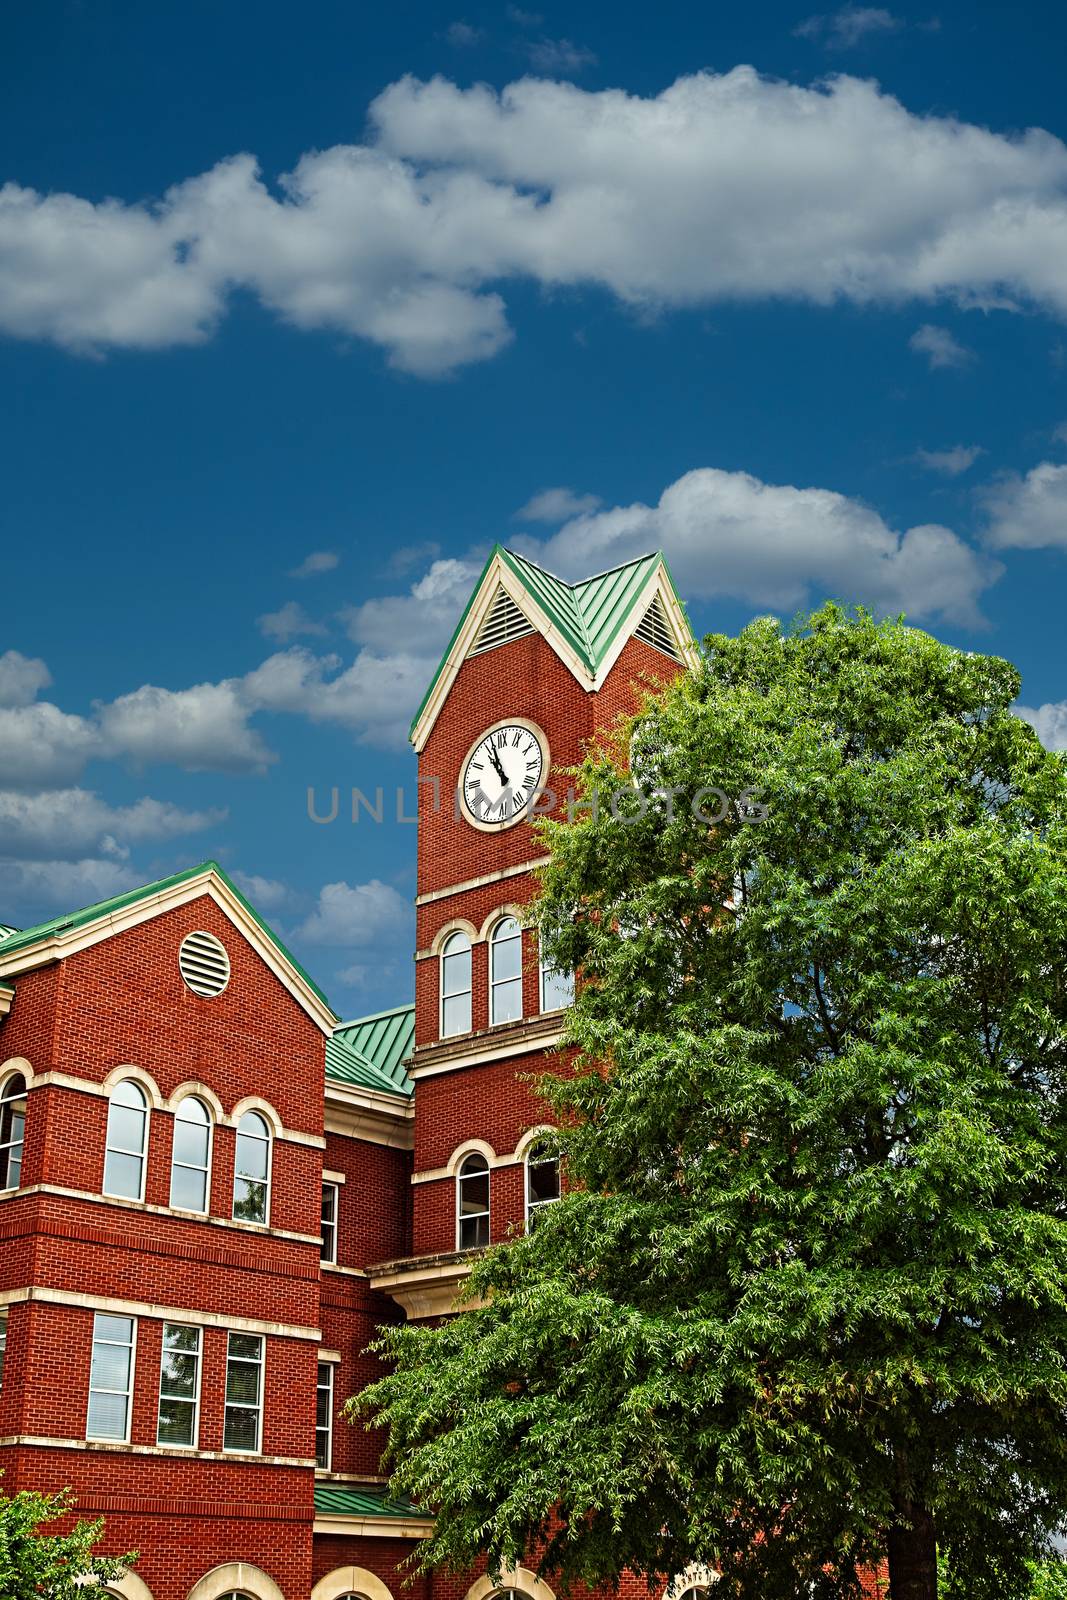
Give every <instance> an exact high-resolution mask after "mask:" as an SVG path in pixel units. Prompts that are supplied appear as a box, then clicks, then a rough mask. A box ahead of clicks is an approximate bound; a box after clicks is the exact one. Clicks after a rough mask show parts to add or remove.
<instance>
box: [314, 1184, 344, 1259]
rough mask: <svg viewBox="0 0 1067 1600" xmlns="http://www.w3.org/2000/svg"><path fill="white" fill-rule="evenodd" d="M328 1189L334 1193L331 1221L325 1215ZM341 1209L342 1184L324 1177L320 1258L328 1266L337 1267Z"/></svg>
mask: <svg viewBox="0 0 1067 1600" xmlns="http://www.w3.org/2000/svg"><path fill="white" fill-rule="evenodd" d="M327 1190H330V1192H331V1193H332V1194H333V1217H332V1219H331V1220H330V1221H329V1222H327V1220H326V1216H325V1211H326V1191H327ZM340 1211H341V1185H340V1184H339V1183H333V1182H332V1181H331V1180H330V1179H329V1178H324V1179H323V1180H322V1212H321V1221H320V1224H319V1226H320V1233H319V1260H320V1261H325V1262H326V1264H327V1266H331V1267H335V1266H336V1265H337V1228H338V1224H339V1222H340V1220H341V1219H340ZM327 1229H328V1230H329V1237H330V1245H329V1249H328V1250H327V1246H326V1235H327Z"/></svg>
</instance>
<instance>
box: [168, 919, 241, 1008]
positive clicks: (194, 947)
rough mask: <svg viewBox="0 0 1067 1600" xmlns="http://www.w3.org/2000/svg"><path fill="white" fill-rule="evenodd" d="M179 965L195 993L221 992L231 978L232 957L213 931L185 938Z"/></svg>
mask: <svg viewBox="0 0 1067 1600" xmlns="http://www.w3.org/2000/svg"><path fill="white" fill-rule="evenodd" d="M178 969H179V971H180V972H181V975H182V977H183V978H184V979H185V982H186V983H187V984H188V986H189V988H190V989H191V990H192V991H193V993H194V994H202V995H208V996H211V995H215V994H221V993H222V991H223V989H225V987H226V985H227V984H228V983H229V981H230V958H229V956H228V955H227V954H226V951H225V948H224V947H223V946H222V945H221V944H220V943H219V941H218V940H217V939H216V938H215V935H214V934H213V933H190V934H189V935H188V936H187V937H186V938H184V939H183V940H182V947H181V949H180V950H179V951H178Z"/></svg>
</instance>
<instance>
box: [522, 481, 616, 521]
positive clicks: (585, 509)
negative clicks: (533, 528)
mask: <svg viewBox="0 0 1067 1600" xmlns="http://www.w3.org/2000/svg"><path fill="white" fill-rule="evenodd" d="M600 503H601V501H600V496H599V495H596V494H575V492H574V490H573V489H562V488H561V489H542V490H541V492H540V493H539V494H535V495H534V496H533V498H532V499H530V500H527V502H526V504H525V505H524V506H522V507H521V508H520V509H519V510H518V511H516V513H515V521H516V522H569V521H570V519H571V518H572V517H584V516H586V515H588V513H589V512H590V511H596V510H597V508H598V507H599V505H600Z"/></svg>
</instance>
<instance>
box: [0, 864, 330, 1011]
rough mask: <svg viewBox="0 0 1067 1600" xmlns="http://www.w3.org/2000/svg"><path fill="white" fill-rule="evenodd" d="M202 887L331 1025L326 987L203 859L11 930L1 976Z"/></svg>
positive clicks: (0, 951) (0, 955)
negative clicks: (139, 884) (319, 984)
mask: <svg viewBox="0 0 1067 1600" xmlns="http://www.w3.org/2000/svg"><path fill="white" fill-rule="evenodd" d="M203 893H206V894H209V895H210V896H211V898H212V899H213V900H214V901H215V903H216V904H217V905H218V906H220V908H221V909H222V910H223V911H224V912H225V913H226V914H227V915H228V916H229V918H230V920H231V921H232V922H233V923H234V924H235V926H237V927H238V928H239V929H240V931H241V932H242V933H243V934H244V935H245V937H246V938H248V939H249V941H250V942H251V943H253V944H255V945H257V946H258V948H259V951H260V954H261V955H263V956H264V959H266V960H267V962H268V965H270V966H271V967H272V969H273V970H274V972H275V974H276V975H277V976H278V977H279V978H280V979H281V980H282V982H283V983H285V984H286V987H287V988H289V990H290V992H291V993H292V994H293V995H294V997H295V998H296V999H297V1000H298V1001H299V1002H300V1003H301V1004H302V1005H303V1007H304V1009H305V1010H306V1011H308V1012H309V1014H310V1015H311V1016H312V1017H313V1018H314V1019H315V1021H316V1022H318V1024H319V1026H320V1027H322V1028H323V1031H324V1032H329V1031H332V1028H333V1026H334V1025H335V1024H336V1021H337V1018H336V1015H335V1013H334V1012H333V1010H332V1009H331V1007H330V1003H329V1001H328V1000H327V998H326V996H325V994H324V993H323V991H322V990H321V989H320V988H319V986H318V984H317V983H316V982H315V980H314V979H313V978H312V977H311V976H310V974H309V973H308V972H306V971H305V969H304V968H303V967H302V966H301V965H300V962H299V961H297V959H296V957H295V956H294V955H293V954H292V952H291V951H290V950H289V949H288V948H287V947H286V946H285V945H284V944H283V943H282V941H281V939H279V937H278V935H277V934H276V933H275V932H274V929H273V928H271V927H270V925H269V924H268V923H266V922H265V921H264V920H263V918H262V917H261V916H260V914H259V912H258V911H257V910H256V908H255V906H253V905H252V903H251V901H250V900H248V899H247V898H246V897H245V896H244V895H243V894H242V893H241V891H240V889H239V888H238V887H237V885H236V884H235V883H234V881H233V879H232V878H231V877H230V876H229V875H228V874H227V873H226V872H224V871H223V869H222V867H220V866H219V864H218V862H217V861H202V862H201V863H200V864H199V866H195V867H186V868H185V870H184V871H182V872H175V873H172V874H171V875H170V877H167V878H158V879H157V880H156V881H155V882H154V883H146V884H143V885H141V887H139V888H137V889H127V890H126V891H125V892H124V893H122V894H116V895H112V896H111V898H110V899H108V900H98V901H96V902H95V904H93V905H90V906H83V907H82V908H81V910H79V911H71V912H67V913H65V914H64V915H63V916H59V917H52V918H51V919H50V920H49V921H47V922H39V923H37V924H35V926H34V927H32V928H23V929H21V930H16V931H12V932H10V933H9V934H8V936H7V937H6V938H5V939H3V940H2V941H0V980H2V979H3V978H5V977H7V976H9V975H10V974H12V973H18V972H20V971H24V970H26V969H28V968H32V967H34V966H39V965H41V964H42V963H43V962H44V961H48V960H55V959H59V958H60V957H62V956H65V955H72V954H73V953H74V952H75V951H76V950H79V949H83V948H84V947H85V946H86V945H89V944H95V943H98V942H99V941H100V940H101V939H106V938H110V937H111V936H112V935H113V934H117V933H121V932H123V931H124V930H125V929H126V928H128V927H131V926H133V925H135V924H136V923H137V922H140V921H145V920H147V918H148V917H149V916H152V915H154V914H156V912H157V911H165V910H169V909H170V908H171V907H173V906H175V905H183V904H185V903H186V902H187V901H189V900H193V899H195V898H196V897H197V895H199V894H203Z"/></svg>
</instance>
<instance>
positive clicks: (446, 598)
mask: <svg viewBox="0 0 1067 1600" xmlns="http://www.w3.org/2000/svg"><path fill="white" fill-rule="evenodd" d="M481 569H482V563H481V561H477V560H470V559H467V560H462V561H459V560H455V559H453V558H452V557H446V558H445V559H444V560H440V561H434V562H432V563H431V565H430V568H429V571H428V572H426V573H425V574H424V576H423V577H421V578H419V580H418V581H417V582H416V583H414V584H412V586H411V588H410V589H409V590H408V592H407V594H403V595H386V596H384V597H383V598H381V599H374V600H364V601H363V603H362V605H358V606H350V607H349V608H348V609H347V610H346V611H344V612H343V617H344V621H345V624H346V626H347V628H348V633H349V637H350V638H352V639H354V640H355V641H356V642H357V644H362V645H368V646H370V647H371V648H373V649H378V650H393V649H395V648H396V646H397V644H398V643H403V644H405V645H407V646H408V648H411V647H412V646H414V647H415V651H414V653H415V654H418V655H426V654H429V653H430V652H431V651H433V650H435V649H436V648H437V647H438V646H443V645H445V644H447V642H448V640H449V638H450V637H451V634H452V630H453V629H454V628H455V626H456V621H457V619H458V617H459V613H460V611H462V609H463V607H464V606H465V605H466V603H467V599H468V596H469V595H470V592H471V589H472V588H473V587H474V583H475V580H476V579H477V577H478V574H479V573H480V571H481Z"/></svg>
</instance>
